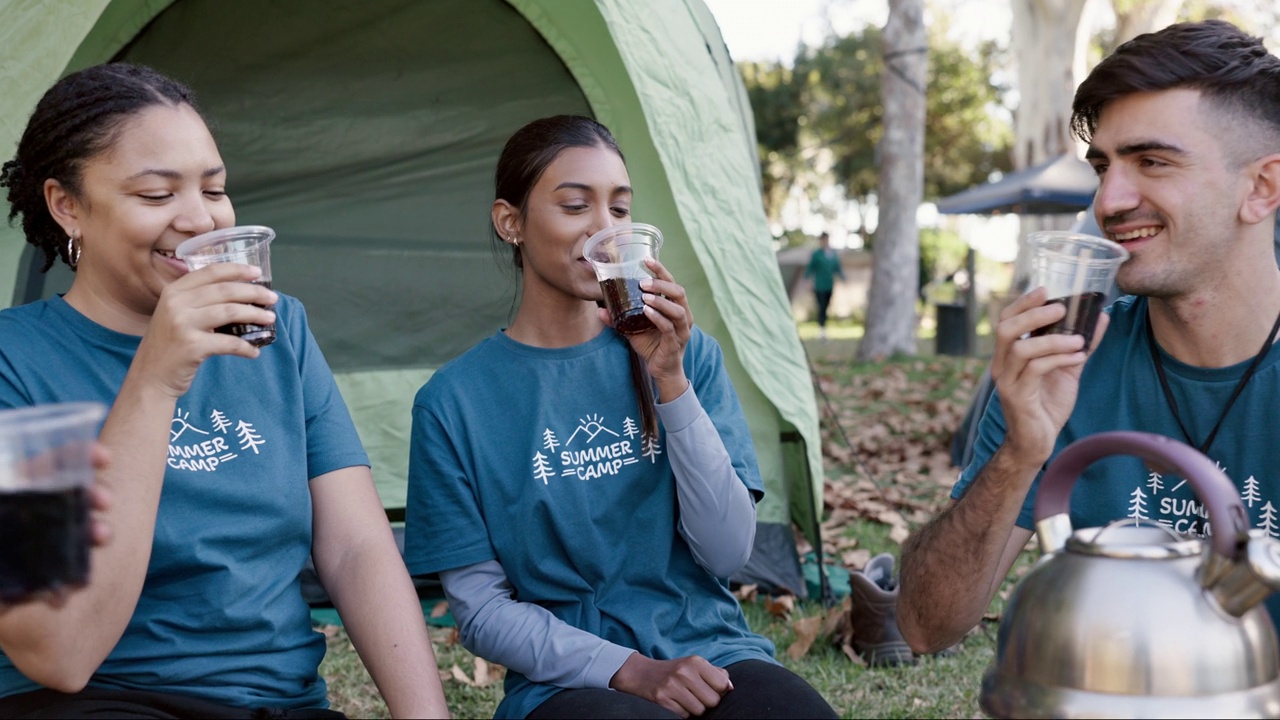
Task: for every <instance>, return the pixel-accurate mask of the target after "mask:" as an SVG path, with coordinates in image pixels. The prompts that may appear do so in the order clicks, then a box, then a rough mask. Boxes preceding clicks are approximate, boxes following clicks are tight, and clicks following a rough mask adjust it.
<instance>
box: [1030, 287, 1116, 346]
mask: <svg viewBox="0 0 1280 720" xmlns="http://www.w3.org/2000/svg"><path fill="white" fill-rule="evenodd" d="M1106 302H1107V295H1106V293H1100V292H1087V293H1082V294H1080V295H1072V296H1070V297H1060V298H1054V299H1052V300H1050V301H1049V302H1047V303H1045V304H1046V305H1049V304H1053V303H1057V304H1059V305H1065V306H1066V308H1067V314H1066V315H1065V316H1063V318H1062V319H1061V320H1059V321H1058V322H1056V323H1053V324H1052V325H1045V326H1044V327H1042V328H1038V329H1036V330H1033V331H1032V332H1031V334H1032V335H1033V336H1037V337H1038V336H1040V335H1050V334H1058V335H1083V336H1084V346H1085V347H1086V348H1088V347H1089V346H1091V345H1092V344H1093V331H1094V330H1096V329H1097V327H1098V318H1099V317H1101V316H1102V309H1103V307H1104V306H1105V305H1106Z"/></svg>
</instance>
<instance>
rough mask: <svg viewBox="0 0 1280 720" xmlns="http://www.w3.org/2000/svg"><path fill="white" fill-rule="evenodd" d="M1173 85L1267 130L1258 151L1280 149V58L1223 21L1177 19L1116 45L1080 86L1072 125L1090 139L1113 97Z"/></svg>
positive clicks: (1252, 127) (1255, 129)
mask: <svg viewBox="0 0 1280 720" xmlns="http://www.w3.org/2000/svg"><path fill="white" fill-rule="evenodd" d="M1175 88H1183V89H1190V90H1199V91H1200V92H1201V93H1202V97H1203V98H1205V99H1207V100H1209V101H1211V102H1212V103H1213V104H1214V105H1215V106H1216V107H1217V108H1218V110H1219V112H1220V113H1222V115H1224V116H1226V117H1230V118H1233V119H1238V120H1239V121H1241V122H1243V123H1244V125H1245V128H1244V129H1245V130H1246V131H1247V132H1249V134H1251V135H1255V133H1265V135H1267V136H1268V137H1265V138H1264V137H1256V135H1255V136H1254V137H1252V138H1251V140H1252V142H1253V143H1255V144H1254V145H1253V150H1254V151H1261V152H1260V153H1258V154H1255V155H1254V157H1257V156H1258V155H1259V154H1267V153H1271V152H1280V58H1278V57H1276V56H1275V55H1272V54H1271V53H1269V52H1268V51H1267V48H1266V47H1265V46H1263V44H1262V39H1261V38H1256V37H1253V36H1251V35H1249V34H1247V33H1245V32H1243V31H1242V30H1240V29H1239V28H1237V27H1236V26H1235V25H1232V24H1231V23H1229V22H1225V21H1222V20H1204V21H1202V22H1194V23H1177V24H1174V25H1170V26H1168V27H1166V28H1164V29H1163V30H1159V31H1157V32H1153V33H1146V34H1143V35H1139V36H1138V37H1136V38H1134V39H1132V40H1130V41H1128V42H1126V43H1124V44H1123V45H1121V46H1120V47H1118V48H1116V51H1115V52H1114V53H1112V54H1111V55H1110V56H1108V57H1107V58H1105V59H1104V60H1103V61H1102V62H1101V63H1099V64H1098V66H1097V67H1095V68H1094V69H1093V72H1091V73H1089V76H1088V77H1087V78H1085V80H1084V82H1082V83H1080V87H1079V88H1077V89H1076V96H1075V101H1074V102H1073V103H1072V106H1071V111H1072V112H1071V130H1072V132H1073V133H1075V135H1076V136H1077V137H1079V138H1080V139H1081V140H1083V141H1085V142H1091V141H1092V140H1093V134H1094V132H1096V131H1097V129H1098V118H1099V116H1100V115H1101V114H1102V111H1103V109H1104V108H1105V107H1106V105H1107V103H1109V102H1111V101H1112V100H1116V99H1118V98H1121V97H1124V96H1126V95H1131V94H1133V93H1140V92H1154V91H1159V90H1172V89H1175ZM1249 159H1250V160H1251V159H1252V158H1249Z"/></svg>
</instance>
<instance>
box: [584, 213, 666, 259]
mask: <svg viewBox="0 0 1280 720" xmlns="http://www.w3.org/2000/svg"><path fill="white" fill-rule="evenodd" d="M623 231H628V232H631V233H632V234H635V233H637V232H638V233H639V234H641V235H647V236H649V237H650V238H652V240H653V242H652V243H650V244H651V245H652V246H653V251H654V254H655V255H656V254H657V252H658V251H659V250H661V249H662V231H661V230H659V229H658V228H657V227H656V226H653V225H650V224H648V223H642V222H625V223H618V224H617V225H610V226H609V227H607V228H604V229H602V230H599V231H597V232H596V233H595V234H594V235H592V236H591V237H589V238H587V242H586V244H585V245H583V246H582V256H583V257H585V258H586V259H587V261H588V262H592V263H594V261H593V260H591V251H592V249H594V248H595V247H596V246H597V245H599V244H600V243H602V242H604V241H605V240H606V239H608V238H610V237H612V236H613V235H617V234H619V233H621V232H623Z"/></svg>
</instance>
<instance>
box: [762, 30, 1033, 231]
mask: <svg viewBox="0 0 1280 720" xmlns="http://www.w3.org/2000/svg"><path fill="white" fill-rule="evenodd" d="M946 29H947V28H946V23H945V19H944V20H943V21H942V22H939V23H936V24H935V26H934V27H932V28H931V29H930V33H929V71H928V72H929V74H928V89H927V93H928V94H927V97H926V121H925V122H926V128H925V152H924V162H925V173H924V180H925V187H924V197H925V198H926V199H935V198H938V197H941V196H945V195H949V194H952V193H955V192H959V191H960V190H963V189H965V188H967V187H970V186H972V185H975V184H979V183H982V182H986V181H987V179H988V178H989V177H990V176H991V174H992V173H993V172H995V171H1007V170H1008V169H1010V167H1011V159H1010V152H1009V149H1010V147H1011V144H1012V141H1013V131H1012V127H1011V125H1010V114H1009V112H1008V111H1007V109H1005V108H1004V106H1003V97H1004V94H1005V92H1006V90H1007V88H1005V87H1003V86H1001V85H1000V84H998V83H997V82H996V81H994V80H993V79H992V78H993V77H999V69H1000V67H1001V65H1002V63H1003V61H1004V58H1003V55H1002V51H1001V49H1000V48H999V47H998V46H997V45H995V44H994V43H991V42H988V43H985V44H982V45H980V46H978V47H977V48H976V49H974V50H972V51H967V50H965V49H964V48H963V47H961V46H960V45H958V44H956V43H954V42H951V41H949V40H947V38H946ZM739 68H740V70H741V71H742V74H743V79H744V82H745V84H746V86H747V92H748V97H749V98H750V100H751V107H752V112H753V114H754V116H755V122H756V135H757V140H758V142H759V148H760V158H761V166H762V172H763V174H764V176H765V177H764V184H765V186H766V188H768V189H767V190H766V192H765V197H764V201H765V207H766V211H767V212H768V214H769V217H770V218H771V219H776V218H777V216H778V209H779V206H780V205H781V203H782V202H783V200H784V199H785V197H786V193H787V192H788V191H789V190H790V188H792V187H793V186H796V185H800V186H804V185H806V183H812V184H825V183H834V184H837V185H839V186H840V187H841V188H842V189H843V192H844V196H845V198H846V199H848V200H851V201H853V202H855V203H857V205H858V207H860V208H863V207H867V206H868V205H874V199H875V194H876V191H877V188H878V185H879V156H878V149H877V148H878V146H879V143H880V140H881V138H882V137H883V136H884V128H883V125H882V121H883V114H884V113H883V103H882V98H881V76H882V74H883V72H884V58H883V47H882V43H881V33H880V29H879V28H876V27H865V28H863V29H861V30H858V31H855V32H852V33H850V34H848V35H845V36H834V35H833V36H829V37H828V38H827V39H826V41H825V42H824V43H823V44H822V45H820V46H817V47H804V48H801V49H800V50H799V51H798V52H797V55H796V58H795V61H794V64H793V66H792V68H791V69H788V68H786V67H785V66H783V65H781V64H771V63H764V64H760V63H747V64H742V65H740V66H739ZM806 172H809V173H810V174H811V175H813V176H811V177H808V178H806V177H805V176H804V174H805V173H806ZM822 175H825V177H820V176H822ZM810 194H811V195H814V196H816V192H814V191H810Z"/></svg>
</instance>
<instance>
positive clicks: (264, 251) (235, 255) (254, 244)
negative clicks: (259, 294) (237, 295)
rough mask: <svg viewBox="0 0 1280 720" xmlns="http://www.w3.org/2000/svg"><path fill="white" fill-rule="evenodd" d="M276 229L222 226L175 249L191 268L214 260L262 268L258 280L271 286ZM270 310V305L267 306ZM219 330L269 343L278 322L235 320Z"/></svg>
mask: <svg viewBox="0 0 1280 720" xmlns="http://www.w3.org/2000/svg"><path fill="white" fill-rule="evenodd" d="M275 237H276V231H275V230H272V229H271V228H269V227H265V226H262V225H239V226H236V227H229V228H222V229H221V230H214V231H213V232H207V233H205V234H203V235H197V236H196V237H193V238H191V239H189V240H185V241H183V243H182V244H181V245H179V246H178V247H177V249H176V250H174V253H173V254H174V255H176V256H177V257H178V259H180V260H182V261H184V262H186V263H187V267H189V268H191V269H192V270H199V269H200V268H202V267H204V266H206V265H213V264H215V263H242V264H244V265H253V266H255V267H258V268H261V269H262V276H261V277H259V278H258V279H257V280H256V281H254V282H255V283H257V284H258V285H262V286H263V287H266V288H268V289H270V288H271V241H272V240H274V239H275ZM267 309H268V310H270V309H271V308H267ZM218 332H220V333H227V334H228V335H238V336H239V337H240V338H241V339H243V340H245V341H247V342H249V343H251V344H253V345H255V346H257V347H262V346H264V345H270V344H271V343H272V342H274V341H275V339H276V326H275V323H271V324H270V325H253V324H250V323H233V324H231V325H223V326H222V327H220V328H218Z"/></svg>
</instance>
